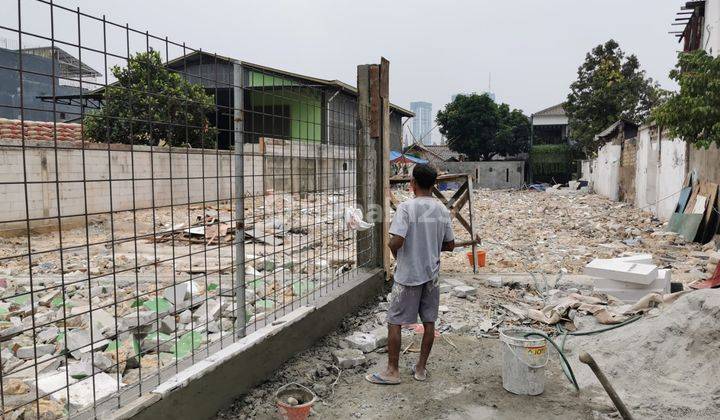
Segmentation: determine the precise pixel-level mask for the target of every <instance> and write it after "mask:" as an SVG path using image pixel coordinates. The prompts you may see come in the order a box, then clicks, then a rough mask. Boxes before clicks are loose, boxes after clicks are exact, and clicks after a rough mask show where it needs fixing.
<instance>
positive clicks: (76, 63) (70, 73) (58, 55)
mask: <svg viewBox="0 0 720 420" xmlns="http://www.w3.org/2000/svg"><path fill="white" fill-rule="evenodd" d="M22 52H23V53H24V54H30V55H36V56H38V57H43V58H47V59H55V60H56V62H57V63H58V64H59V66H60V72H61V74H60V76H61V77H78V78H79V77H80V76H81V75H82V77H84V78H87V77H100V76H102V74H101V73H100V72H99V71H97V70H95V69H94V68H92V67H90V66H88V65H87V64H85V63H81V62H80V60H78V59H77V58H75V57H74V56H73V55H72V54H70V53H68V52H67V51H65V50H63V49H62V48H59V47H53V46H47V47H35V48H23V49H22Z"/></svg>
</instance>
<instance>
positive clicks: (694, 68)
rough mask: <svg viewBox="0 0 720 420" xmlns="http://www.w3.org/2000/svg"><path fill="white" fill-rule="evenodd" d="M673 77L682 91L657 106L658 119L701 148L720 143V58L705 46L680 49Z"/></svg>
mask: <svg viewBox="0 0 720 420" xmlns="http://www.w3.org/2000/svg"><path fill="white" fill-rule="evenodd" d="M670 78H671V79H673V80H675V81H676V82H677V83H678V85H680V92H679V93H674V94H672V95H669V98H668V99H667V101H666V102H665V103H663V104H661V105H660V106H658V107H657V108H656V109H654V110H653V117H654V118H655V120H656V122H657V123H658V124H659V125H661V126H664V127H667V128H668V130H669V132H670V134H671V135H672V136H674V137H679V138H681V139H683V140H685V141H687V142H688V143H692V144H694V145H695V146H696V147H698V148H701V147H702V148H705V149H707V148H708V147H710V145H711V144H713V143H715V144H717V145H718V146H720V58H718V57H712V56H711V55H709V54H708V53H707V52H705V51H704V50H698V51H694V52H691V53H680V55H679V56H678V62H677V64H676V66H675V69H673V70H672V71H671V72H670Z"/></svg>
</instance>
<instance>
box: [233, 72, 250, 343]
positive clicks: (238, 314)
mask: <svg viewBox="0 0 720 420" xmlns="http://www.w3.org/2000/svg"><path fill="white" fill-rule="evenodd" d="M243 81H244V78H243V68H242V65H241V64H240V63H237V62H235V63H233V138H234V141H235V147H234V161H235V176H234V180H235V261H234V264H233V265H234V269H235V290H233V295H234V296H235V334H236V336H237V337H244V336H245V325H246V323H247V322H246V321H247V320H246V319H245V318H246V315H245V223H244V222H245V172H244V171H245V162H244V155H245V154H244V142H243V129H244V127H243V124H244V122H243V121H244V118H243V93H244V90H243V87H244V83H243Z"/></svg>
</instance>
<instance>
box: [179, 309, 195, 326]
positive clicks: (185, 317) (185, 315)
mask: <svg viewBox="0 0 720 420" xmlns="http://www.w3.org/2000/svg"><path fill="white" fill-rule="evenodd" d="M190 321H192V312H190V310H189V309H188V310H186V311H183V312H182V313H181V314H180V316H179V317H178V322H180V323H181V324H189V323H190Z"/></svg>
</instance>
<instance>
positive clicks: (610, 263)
mask: <svg viewBox="0 0 720 420" xmlns="http://www.w3.org/2000/svg"><path fill="white" fill-rule="evenodd" d="M585 274H586V275H588V276H592V277H602V278H606V279H611V280H615V281H624V282H629V283H638V284H644V285H648V284H650V283H652V282H653V281H655V279H657V276H658V268H657V266H654V265H649V264H637V263H629V262H625V261H618V260H615V259H613V260H604V259H595V260H592V261H591V262H590V263H589V264H588V265H587V266H585Z"/></svg>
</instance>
